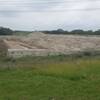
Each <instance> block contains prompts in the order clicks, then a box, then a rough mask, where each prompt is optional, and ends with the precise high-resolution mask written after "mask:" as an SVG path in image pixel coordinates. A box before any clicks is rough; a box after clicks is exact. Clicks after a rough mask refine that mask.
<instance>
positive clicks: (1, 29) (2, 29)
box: [0, 27, 13, 35]
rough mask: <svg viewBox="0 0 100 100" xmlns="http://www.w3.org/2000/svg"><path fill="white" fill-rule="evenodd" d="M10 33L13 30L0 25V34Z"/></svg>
mask: <svg viewBox="0 0 100 100" xmlns="http://www.w3.org/2000/svg"><path fill="white" fill-rule="evenodd" d="M12 34H13V30H11V29H10V28H4V27H0V35H12Z"/></svg>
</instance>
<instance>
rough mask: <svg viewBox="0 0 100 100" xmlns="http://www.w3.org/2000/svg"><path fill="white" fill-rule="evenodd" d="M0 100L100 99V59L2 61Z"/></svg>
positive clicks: (38, 58) (47, 58) (41, 58)
mask: <svg viewBox="0 0 100 100" xmlns="http://www.w3.org/2000/svg"><path fill="white" fill-rule="evenodd" d="M0 67H1V68H0V100H89V99H90V100H100V57H92V58H88V57H83V58H76V59H72V58H70V59H69V58H67V57H33V58H28V59H27V58H23V59H17V60H8V61H2V60H1V61H0Z"/></svg>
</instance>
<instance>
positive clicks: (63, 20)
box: [0, 0, 100, 30]
mask: <svg viewBox="0 0 100 100" xmlns="http://www.w3.org/2000/svg"><path fill="white" fill-rule="evenodd" d="M0 26H4V27H9V28H12V29H15V30H53V29H58V28H63V29H65V30H72V29H85V30H90V29H93V30H96V29H100V0H0Z"/></svg>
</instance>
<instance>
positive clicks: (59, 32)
mask: <svg viewBox="0 0 100 100" xmlns="http://www.w3.org/2000/svg"><path fill="white" fill-rule="evenodd" d="M43 32H44V33H46V34H58V35H60V34H64V35H70V34H72V35H100V30H96V31H93V30H87V31H84V30H81V29H77V30H72V31H65V30H63V29H58V30H53V31H43Z"/></svg>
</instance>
